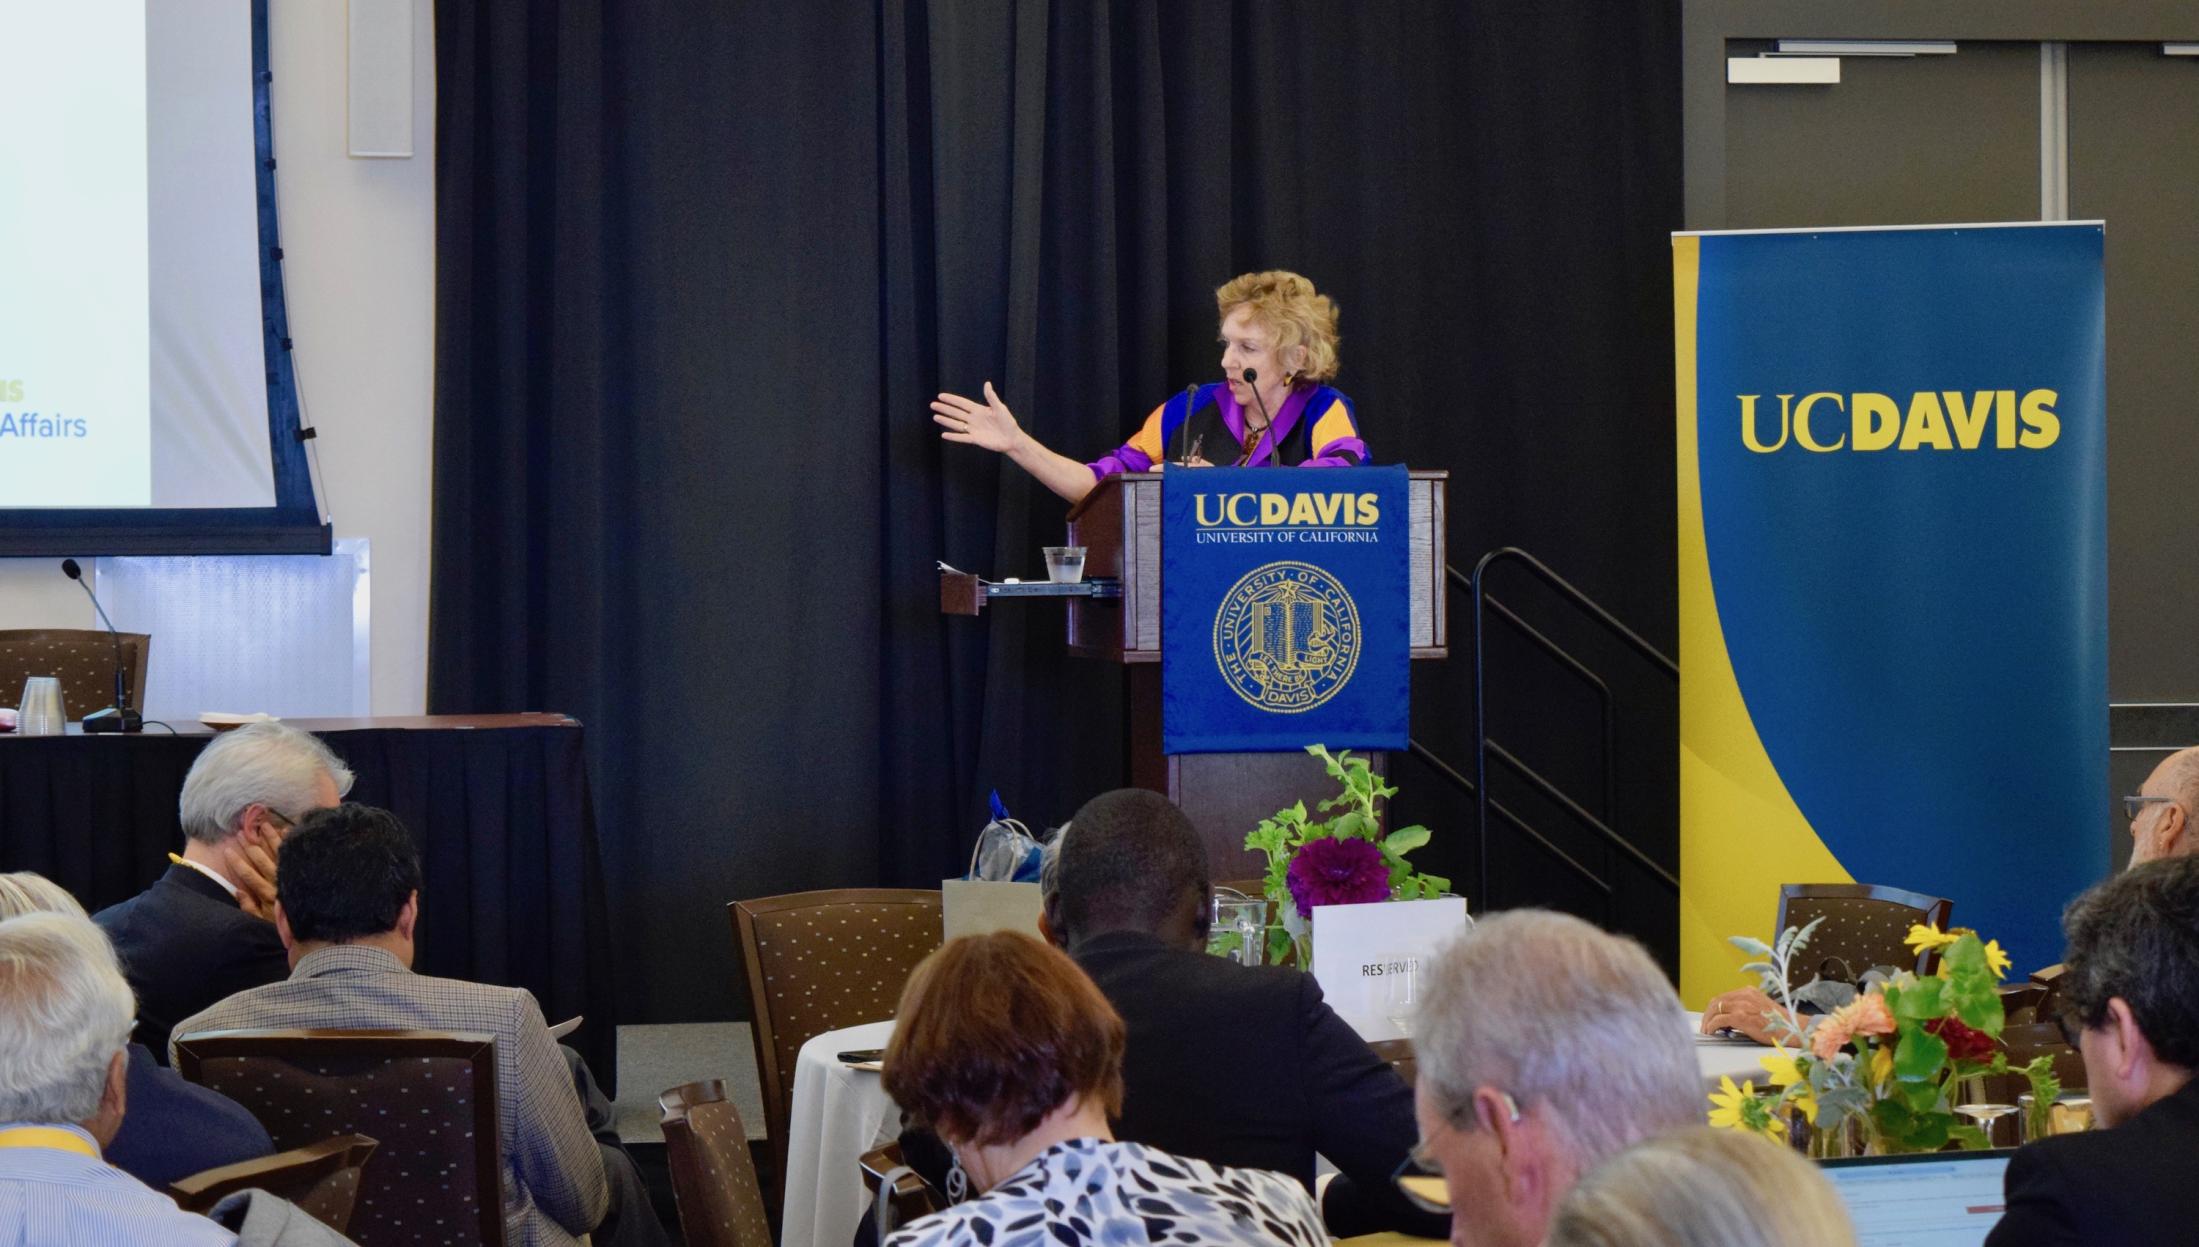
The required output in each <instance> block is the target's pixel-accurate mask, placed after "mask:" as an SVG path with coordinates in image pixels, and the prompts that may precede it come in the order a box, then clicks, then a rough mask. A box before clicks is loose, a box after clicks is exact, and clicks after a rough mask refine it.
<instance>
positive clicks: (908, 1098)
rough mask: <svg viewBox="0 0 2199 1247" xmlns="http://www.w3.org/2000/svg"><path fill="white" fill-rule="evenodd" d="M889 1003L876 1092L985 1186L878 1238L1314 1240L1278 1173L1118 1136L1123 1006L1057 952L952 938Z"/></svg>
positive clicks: (908, 1243) (1301, 1200)
mask: <svg viewBox="0 0 2199 1247" xmlns="http://www.w3.org/2000/svg"><path fill="white" fill-rule="evenodd" d="M1081 830H1082V829H1081V828H1080V831H1081ZM898 1016H899V1023H898V1025H897V1026H896V1027H895V1028H894V1033H893V1039H892V1041H891V1042H890V1044H889V1045H888V1047H887V1049H886V1060H885V1070H886V1072H885V1087H886V1091H887V1093H888V1094H890V1095H891V1096H892V1097H893V1098H894V1100H895V1101H896V1102H898V1103H899V1104H900V1105H901V1107H902V1108H903V1109H904V1110H905V1111H907V1112H908V1113H909V1115H910V1117H911V1118H912V1119H913V1120H915V1121H916V1122H918V1123H919V1124H922V1125H924V1126H927V1127H929V1128H930V1129H931V1130H932V1131H933V1132H934V1133H936V1134H937V1135H938V1136H939V1137H940V1138H941V1139H942V1140H944V1141H945V1142H946V1143H947V1145H948V1146H949V1147H951V1148H953V1149H954V1153H955V1156H956V1158H957V1161H958V1163H959V1165H960V1167H961V1169H962V1171H963V1172H964V1173H965V1174H967V1175H968V1178H969V1181H970V1184H971V1185H972V1186H974V1187H975V1188H977V1189H978V1190H979V1191H981V1192H983V1194H982V1195H980V1196H979V1197H978V1198H976V1199H973V1200H971V1201H969V1202H968V1203H963V1204H957V1205H955V1206H954V1207H952V1208H949V1209H947V1210H946V1211H944V1212H940V1213H937V1214H934V1215H933V1216H930V1217H926V1218H924V1219H923V1220H921V1221H918V1222H916V1223H914V1224H913V1225H910V1226H908V1227H906V1228H904V1229H902V1230H900V1231H899V1232H897V1233H895V1234H893V1235H891V1236H890V1237H889V1238H888V1239H887V1240H886V1241H887V1244H888V1247H929V1245H930V1244H935V1243H937V1244H944V1243H949V1242H954V1243H1004V1242H1010V1241H1019V1240H1018V1239H1017V1238H1016V1237H1015V1235H1014V1234H1013V1233H1012V1232H1013V1231H1018V1230H1024V1229H1031V1233H1032V1235H1033V1236H1035V1237H1033V1238H1032V1241H1037V1238H1040V1237H1044V1238H1047V1241H1049V1242H1057V1243H1062V1244H1067V1245H1068V1247H1081V1245H1082V1244H1103V1243H1110V1244H1111V1243H1143V1242H1159V1241H1166V1242H1168V1243H1170V1244H1172V1245H1173V1244H1188V1245H1192V1247H1196V1245H1198V1244H1208V1243H1211V1244H1224V1243H1226V1244H1261V1243H1273V1244H1283V1245H1285V1247H1326V1244H1327V1242H1328V1235H1327V1234H1326V1232H1325V1231H1323V1229H1322V1227H1321V1220H1320V1217H1319V1215H1318V1214H1316V1213H1315V1211H1314V1208H1313V1201H1312V1200H1311V1199H1310V1198H1308V1197H1307V1195H1306V1193H1305V1191H1304V1189H1302V1188H1301V1187H1299V1186H1298V1185H1297V1184H1295V1183H1293V1182H1292V1181H1290V1179H1288V1178H1286V1177H1283V1176H1282V1175H1280V1174H1275V1173H1263V1172H1260V1171H1258V1170H1248V1169H1228V1168H1222V1167H1219V1166H1216V1165H1212V1164H1209V1163H1207V1162H1205V1161H1203V1160H1194V1159H1191V1158H1189V1157H1183V1156H1173V1155H1169V1154H1168V1153H1166V1152H1164V1151H1162V1150H1160V1149H1158V1148H1154V1147H1148V1146H1146V1145H1144V1144H1139V1143H1118V1142H1116V1141H1115V1137H1114V1135H1113V1134H1112V1133H1110V1132H1109V1130H1108V1125H1107V1122H1108V1118H1109V1117H1110V1116H1112V1115H1113V1114H1114V1113H1115V1112H1116V1111H1117V1110H1118V1108H1119V1107H1120V1105H1121V1104H1122V1097H1123V1081H1122V1069H1121V1066H1122V1059H1123V1023H1122V1019H1121V1018H1119V1017H1117V1016H1116V1015H1115V1011H1114V1010H1113V1009H1111V1008H1109V1007H1108V1004H1107V1000H1106V998H1105V997H1103V996H1101V995H1100V993H1099V992H1098V990H1097V989H1095V988H1094V987H1093V985H1092V983H1091V980H1089V979H1087V978H1086V977H1085V976H1084V975H1083V974H1082V973H1081V972H1080V971H1078V969H1077V967H1076V964H1075V963H1074V962H1071V961H1070V960H1069V959H1068V958H1067V957H1065V956H1063V955H1062V954H1061V953H1060V952H1058V951H1056V950H1055V949H1052V948H1049V947H1047V946H1046V945H1044V944H1042V943H1040V942H1039V941H1037V940H1035V939H1032V938H1031V937H1030V936H1028V935H1024V934H1021V933H1020V932H1010V931H1003V932H998V933H995V934H992V935H978V936H965V937H963V938H961V939H958V940H954V941H952V942H950V943H948V944H947V945H946V946H945V947H944V948H941V949H940V950H939V951H938V952H935V953H933V954H932V955H931V956H929V957H927V958H925V959H924V961H923V963H922V964H920V965H918V966H917V968H916V972H915V973H914V974H912V975H911V976H910V977H909V983H908V987H907V988H906V989H905V990H904V991H903V992H902V994H901V1007H900V1010H899V1015H898ZM1039 1225H1043V1226H1044V1232H1043V1233H1040V1232H1039V1231H1038V1230H1036V1229H1032V1228H1031V1227H1036V1226H1039ZM1049 1236H1050V1237H1049Z"/></svg>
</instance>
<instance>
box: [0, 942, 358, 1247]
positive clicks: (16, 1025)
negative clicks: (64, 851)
mask: <svg viewBox="0 0 2199 1247" xmlns="http://www.w3.org/2000/svg"><path fill="white" fill-rule="evenodd" d="M134 1012H135V1010H134V1009H133V1007H132V1001H131V999H130V987H129V984H128V983H126V982H124V981H123V978H122V972H121V969H120V968H119V967H118V966H117V964H116V962H115V955H114V949H113V948H112V946H110V945H109V944H108V942H107V937H106V936H104V935H101V934H100V932H99V928H97V927H95V926H93V925H92V924H91V922H90V921H89V920H87V919H86V918H84V917H83V916H82V915H81V914H74V913H45V912H37V913H28V914H24V915H22V916H20V917H14V918H7V919H4V920H0V1241H5V1242H10V1243H25V1244H32V1243H36V1244H46V1243H56V1244H59V1243H160V1244H163V1245H164V1247H199V1245H200V1244H207V1245H209V1247H223V1245H226V1244H230V1243H237V1242H240V1241H241V1242H244V1243H248V1244H254V1245H255V1247H257V1245H258V1244H273V1245H274V1247H325V1245H327V1244H337V1243H343V1242H345V1241H347V1240H345V1239H343V1238H342V1237H340V1236H338V1235H337V1234H336V1233H335V1232H333V1231H331V1230H329V1229H328V1228H327V1227H326V1226H323V1225H321V1224H319V1223H318V1222H315V1221H313V1220H312V1219H311V1218H310V1217H307V1216H305V1215H304V1214H303V1213H301V1212H299V1211H298V1210H297V1209H296V1208H293V1207H291V1206H290V1205H288V1204H285V1203H283V1202H282V1201H281V1200H278V1199H275V1198H274V1197H272V1196H270V1195H268V1194H267V1193H266V1192H264V1191H245V1192H240V1193H239V1194H237V1195H232V1196H230V1197H229V1198H228V1199H227V1200H224V1201H223V1203H222V1205H221V1206H220V1207H218V1208H217V1209H216V1210H215V1211H216V1217H215V1219H209V1218H206V1217H200V1216H195V1215H193V1214H191V1213H187V1212H183V1211H181V1210H180V1209H178V1208H177V1207H176V1205H175V1201H173V1200H171V1199H169V1198H168V1197H167V1196H166V1195H163V1194H161V1193H159V1192H158V1191H155V1190H153V1189H152V1188H151V1187H148V1186H146V1185H145V1184H144V1183H142V1182H140V1181H138V1180H137V1179H136V1178H133V1177H131V1176H130V1175H129V1174H127V1173H124V1172H123V1171H122V1170H120V1169H117V1168H115V1167H114V1166H113V1165H110V1164H108V1163H107V1162H106V1161H105V1160H103V1159H102V1158H101V1149H103V1148H105V1147H106V1146H107V1145H108V1144H109V1143H111V1142H113V1140H114V1137H115V1133H116V1131H118V1130H120V1129H121V1127H122V1123H123V1121H124V1119H125V1116H126V1113H127V1110H128V1106H129V1091H128V1085H129V1083H128V1078H129V1076H128V1074H127V1073H126V1072H125V1069H126V1066H127V1058H125V1057H124V1056H123V1052H122V1049H123V1045H124V1044H125V1043H127V1042H128V1040H129V1037H130V1027H131V1022H132V1020H133V1014H134ZM223 1221H231V1222H236V1223H239V1224H241V1225H242V1226H243V1228H244V1229H245V1235H244V1236H243V1237H242V1238H241V1239H240V1237H239V1236H238V1235H237V1234H236V1233H233V1232H231V1231H230V1230H229V1229H227V1228H224V1225H223V1224H222V1222H223Z"/></svg>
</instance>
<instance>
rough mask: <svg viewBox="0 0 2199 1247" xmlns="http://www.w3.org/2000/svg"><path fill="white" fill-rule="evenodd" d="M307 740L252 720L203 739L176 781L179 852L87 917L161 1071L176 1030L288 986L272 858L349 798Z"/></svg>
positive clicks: (342, 770)
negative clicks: (211, 1010) (241, 997)
mask: <svg viewBox="0 0 2199 1247" xmlns="http://www.w3.org/2000/svg"><path fill="white" fill-rule="evenodd" d="M351 779H352V776H351V771H350V769H349V768H348V767H346V766H345V765H344V764H343V762H342V761H341V760H340V759H338V758H337V756H336V755H335V753H333V752H332V751H330V749H329V747H328V746H327V745H325V744H323V743H321V740H320V738H319V737H316V736H314V735H312V734H310V733H307V732H301V731H299V730H298V729H296V728H294V727H286V726H284V725H283V724H280V723H252V724H248V725H246V726H244V727H240V728H238V729H236V730H235V731H232V732H225V733H223V734H222V735H220V736H217V737H215V738H214V740H213V742H212V743H210V744H208V745H207V746H206V748H205V750H204V751H202V752H201V753H200V754H199V756H198V760H197V761H196V762H193V763H192V764H191V772H190V774H188V775H186V776H184V779H183V795H182V797H181V798H180V799H179V800H178V801H177V812H178V814H179V816H180V818H181V820H182V823H183V836H184V841H183V853H182V855H181V856H180V857H179V856H176V855H173V854H171V855H170V857H169V860H170V861H171V862H172V863H173V864H172V865H171V866H170V867H169V868H168V873H166V874H164V875H162V876H161V877H160V878H159V879H157V880H155V881H154V883H153V886H151V887H149V888H147V889H146V890H145V891H143V892H140V893H139V894H137V895H136V896H133V897H131V898H130V899H129V900H126V901H123V902H122V903H121V904H119V905H111V906H109V907H107V908H106V909H103V910H101V911H99V912H98V913H97V914H94V915H93V916H92V921H94V922H96V923H98V924H99V926H100V929H101V930H103V931H105V932H106V933H107V938H109V939H111V940H113V941H114V946H115V952H116V953H117V954H119V955H120V956H121V958H122V972H123V974H124V975H125V976H127V977H128V979H129V981H130V989H131V990H132V991H134V992H136V993H137V1000H138V1025H139V1030H138V1039H139V1041H140V1042H142V1043H143V1044H144V1045H145V1046H146V1047H147V1048H149V1049H151V1050H152V1052H153V1054H154V1056H155V1057H156V1059H158V1060H160V1061H161V1062H162V1063H164V1064H165V1063H166V1061H167V1059H168V1057H167V1053H168V1033H169V1031H170V1029H171V1028H173V1027H174V1026H175V1024H176V1022H177V1021H178V1020H180V1019H182V1018H187V1017H189V1016H191V1015H192V1014H194V1013H197V1012H199V1011H200V1010H201V1009H204V1008H206V1007H208V1006H209V1005H212V1004H214V1003H215V1002H216V1001H220V1000H224V999H227V998H228V997H230V996H233V995H235V994H236V993H238V992H241V991H244V990H246V989H248V988H253V987H259V986H262V985H264V984H267V983H275V982H279V981H281V980H282V979H284V978H287V977H289V974H290V962H289V958H288V957H287V956H285V954H284V953H283V945H282V940H281V939H280V938H278V937H277V936H276V934H275V923H274V908H275V857H276V853H277V852H278V851H279V850H280V848H281V846H282V840H283V837H284V836H285V835H287V834H289V831H290V828H291V827H292V826H293V825H295V824H296V823H297V821H298V820H299V819H301V818H304V817H305V816H306V814H307V813H308V812H310V811H313V810H318V809H325V808H327V807H329V806H332V805H335V804H336V803H337V802H338V801H341V800H342V799H343V795H344V793H346V792H348V791H350V790H351Z"/></svg>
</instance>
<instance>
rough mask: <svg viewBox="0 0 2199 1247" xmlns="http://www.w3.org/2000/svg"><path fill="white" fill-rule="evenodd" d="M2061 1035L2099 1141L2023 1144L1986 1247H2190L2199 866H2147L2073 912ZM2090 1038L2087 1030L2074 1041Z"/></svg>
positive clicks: (2197, 1093)
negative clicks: (2072, 1054) (2065, 1035)
mask: <svg viewBox="0 0 2199 1247" xmlns="http://www.w3.org/2000/svg"><path fill="white" fill-rule="evenodd" d="M2062 930H2063V933H2064V934H2065V935H2066V936H2067V937H2068V944H2069V946H2068V952H2067V957H2066V962H2065V964H2066V965H2067V966H2068V969H2067V971H2066V972H2065V973H2064V974H2063V975H2062V980H2061V982H2062V988H2061V997H2062V1009H2063V1017H2064V1019H2065V1020H2064V1022H2063V1028H2064V1029H2065V1030H2070V1031H2076V1032H2077V1033H2076V1034H2074V1035H2072V1037H2071V1042H2072V1043H2073V1044H2074V1045H2075V1046H2076V1047H2077V1048H2078V1050H2079V1051H2081V1052H2082V1053H2083V1054H2084V1071H2085V1084H2086V1089H2087V1094H2088V1095H2090V1096H2091V1098H2092V1114H2093V1121H2094V1125H2095V1127H2096V1128H2095V1129H2094V1130H2092V1131H2090V1132H2087V1133H2084V1134H2065V1135H2055V1136H2053V1137H2052V1138H2047V1139H2040V1140H2037V1141H2035V1142H2032V1143H2029V1144H2026V1145H2025V1146H2024V1147H2023V1148H2022V1149H2020V1150H2019V1151H2017V1153H2016V1155H2015V1157H2014V1158H2013V1159H2011V1160H2010V1161H2009V1164H2008V1175H2007V1179H2006V1181H2007V1191H2008V1198H2007V1205H2008V1211H2007V1212H2006V1213H2005V1214H2004V1215H2003V1216H2002V1217H2001V1221H2000V1224H1999V1225H1998V1226H1996V1227H1994V1230H1993V1233H1992V1236H1991V1237H1990V1238H1988V1239H1987V1240H1986V1245H1987V1247H2034V1245H2035V1244H2046V1243H2114V1244H2116V1245H2117V1247H2151V1245H2153V1244H2160V1245H2161V1247H2166V1245H2167V1244H2171V1243H2188V1242H2190V1241H2191V1239H2192V1235H2193V1233H2194V1230H2193V1228H2192V1227H2194V1226H2199V1082H2195V1081H2194V1080H2193V1078H2192V1073H2193V1071H2194V1070H2195V1069H2199V857H2176V858H2171V859H2168V860H2164V861H2154V862H2150V863H2142V864H2140V865H2137V866H2133V867H2131V868H2130V869H2129V870H2128V871H2126V872H2124V873H2123V874H2120V875H2117V876H2116V877H2114V878H2112V879H2110V880H2108V881H2107V882H2105V883H2103V884H2100V885H2099V886H2098V887H2095V888H2093V889H2092V890H2091V891H2089V892H2086V893H2085V894H2084V895H2082V896H2080V897H2078V898H2077V899H2076V900H2075V901H2073V902H2071V903H2070V906H2069V909H2068V910H2067V912H2065V913H2064V914H2063V915H2062ZM2079 1028H2081V1030H2080V1029H2079Z"/></svg>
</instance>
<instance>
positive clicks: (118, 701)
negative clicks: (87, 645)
mask: <svg viewBox="0 0 2199 1247" xmlns="http://www.w3.org/2000/svg"><path fill="white" fill-rule="evenodd" d="M61 574H62V575H64V576H67V577H68V578H69V579H71V580H73V581H75V582H76V587H77V588H79V589H82V590H83V591H84V596H85V597H88V598H90V599H91V600H92V609H93V610H95V611H98V612H99V622H101V623H103V624H106V625H107V635H108V636H111V637H113V638H114V643H115V704H114V705H112V706H109V707H107V708H106V709H105V710H97V711H94V712H92V713H91V714H88V715H85V716H84V730H85V731H87V732H142V731H144V730H145V716H144V715H142V714H140V713H138V712H137V711H135V710H132V709H131V708H130V680H129V675H128V673H127V671H126V670H125V669H124V666H123V662H122V633H121V631H120V630H118V629H117V628H116V627H115V621H114V620H112V619H109V618H107V608H106V607H104V606H101V605H100V604H99V595H98V594H96V593H94V592H92V587H91V586H90V585H88V584H85V583H84V569H83V567H81V566H80V565H78V563H77V561H76V560H75V559H63V560H61Z"/></svg>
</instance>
